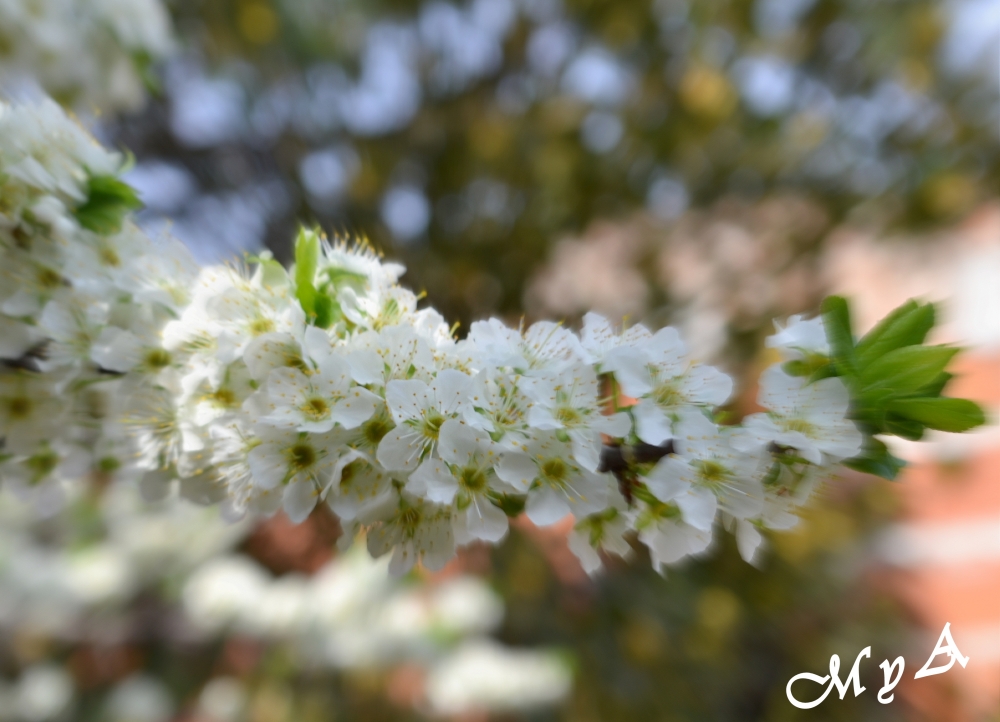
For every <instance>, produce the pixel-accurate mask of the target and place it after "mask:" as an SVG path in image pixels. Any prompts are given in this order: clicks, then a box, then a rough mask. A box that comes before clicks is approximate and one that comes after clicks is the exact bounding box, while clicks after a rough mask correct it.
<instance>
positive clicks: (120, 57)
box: [0, 0, 175, 112]
mask: <svg viewBox="0 0 1000 722" xmlns="http://www.w3.org/2000/svg"><path fill="white" fill-rule="evenodd" d="M0 45H3V47H4V49H5V50H4V57H3V60H2V62H0V77H3V76H8V77H18V76H23V75H27V76H30V77H33V78H34V79H36V80H37V81H38V82H39V83H40V84H41V85H42V87H43V88H45V90H46V91H48V92H49V93H52V94H53V95H57V96H59V97H63V98H68V99H69V100H70V101H71V102H72V103H73V104H74V105H75V106H76V107H78V108H80V109H82V110H88V111H89V110H93V109H100V110H103V111H105V112H108V111H117V110H136V109H137V108H139V107H141V106H142V104H143V102H144V100H145V97H146V88H145V81H144V78H145V76H146V73H147V72H149V70H148V68H147V64H148V63H150V62H153V61H156V60H161V59H163V58H165V57H166V56H167V55H168V54H169V53H170V52H171V51H172V50H173V48H174V46H175V43H174V40H173V37H172V31H171V27H170V16H169V14H168V13H167V10H166V8H165V7H164V6H163V4H162V3H161V2H160V0H89V1H88V2H63V1H61V0H37V1H32V2H28V1H27V0H5V2H2V3H0Z"/></svg>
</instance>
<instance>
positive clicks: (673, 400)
mask: <svg viewBox="0 0 1000 722" xmlns="http://www.w3.org/2000/svg"><path fill="white" fill-rule="evenodd" d="M653 400H654V401H656V403H657V404H658V405H660V406H676V405H677V404H679V403H681V402H682V401H683V400H684V398H683V396H681V394H680V392H679V391H678V390H677V388H676V387H675V386H674V385H673V384H670V383H665V384H660V385H659V386H657V387H656V389H655V390H654V391H653Z"/></svg>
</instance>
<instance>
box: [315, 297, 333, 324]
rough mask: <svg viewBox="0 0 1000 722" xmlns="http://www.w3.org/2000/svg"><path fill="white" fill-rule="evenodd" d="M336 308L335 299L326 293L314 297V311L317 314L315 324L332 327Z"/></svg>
mask: <svg viewBox="0 0 1000 722" xmlns="http://www.w3.org/2000/svg"><path fill="white" fill-rule="evenodd" d="M334 310H335V304H334V300H333V299H332V298H330V297H329V296H327V295H326V294H319V295H317V296H316V297H315V298H314V307H313V311H314V313H315V314H316V319H315V324H316V325H317V326H319V327H320V328H330V325H331V324H332V323H333V315H334Z"/></svg>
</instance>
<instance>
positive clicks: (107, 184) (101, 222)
mask: <svg viewBox="0 0 1000 722" xmlns="http://www.w3.org/2000/svg"><path fill="white" fill-rule="evenodd" d="M139 208H142V201H140V200H139V196H138V195H137V194H136V192H135V189H134V188H132V186H130V185H129V184H128V183H124V182H122V181H120V180H118V178H116V177H115V176H112V175H91V176H88V177H87V200H85V201H84V202H83V204H82V205H80V206H77V208H76V210H75V211H73V215H74V216H75V217H76V220H77V221H78V222H79V223H80V225H81V226H83V227H84V228H86V229H87V230H88V231H93V232H94V233H99V234H101V235H112V234H114V233H117V232H118V231H119V230H121V227H122V221H123V220H124V219H125V216H126V215H128V213H130V212H131V211H134V210H138V209H139Z"/></svg>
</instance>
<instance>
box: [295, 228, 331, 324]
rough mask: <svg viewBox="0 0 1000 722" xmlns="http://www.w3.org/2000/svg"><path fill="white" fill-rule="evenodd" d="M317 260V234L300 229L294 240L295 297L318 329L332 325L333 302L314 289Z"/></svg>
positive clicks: (318, 240) (318, 241) (318, 247)
mask: <svg viewBox="0 0 1000 722" xmlns="http://www.w3.org/2000/svg"><path fill="white" fill-rule="evenodd" d="M319 258H320V237H319V233H317V232H316V231H310V230H306V229H305V228H300V229H299V235H298V237H297V238H296V239H295V296H296V298H298V299H299V303H301V304H302V309H303V310H304V311H305V312H306V316H307V317H308V318H309V321H310V323H313V324H314V325H316V326H319V327H320V328H329V327H330V325H331V324H332V323H333V312H334V300H333V299H332V298H330V297H329V296H328V295H326V294H324V293H321V292H320V291H318V290H317V289H316V285H315V279H316V269H317V267H318V266H319Z"/></svg>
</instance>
